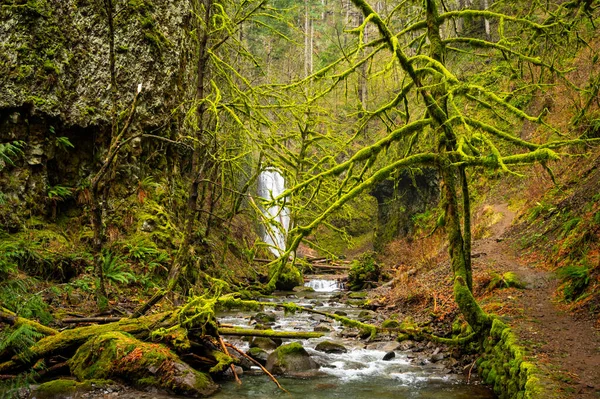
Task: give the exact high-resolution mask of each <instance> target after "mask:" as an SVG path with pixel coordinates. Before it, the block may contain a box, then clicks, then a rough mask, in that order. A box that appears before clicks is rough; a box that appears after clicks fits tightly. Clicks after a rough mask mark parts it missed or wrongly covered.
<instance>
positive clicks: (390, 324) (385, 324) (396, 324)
mask: <svg viewBox="0 0 600 399" xmlns="http://www.w3.org/2000/svg"><path fill="white" fill-rule="evenodd" d="M381 327H383V328H398V327H400V323H399V322H398V320H391V319H388V320H385V321H384V322H383V323H382V324H381Z"/></svg>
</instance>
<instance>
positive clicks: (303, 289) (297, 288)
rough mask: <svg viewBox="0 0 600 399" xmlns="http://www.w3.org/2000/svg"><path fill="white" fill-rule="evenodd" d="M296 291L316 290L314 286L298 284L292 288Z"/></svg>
mask: <svg viewBox="0 0 600 399" xmlns="http://www.w3.org/2000/svg"><path fill="white" fill-rule="evenodd" d="M292 291H294V292H315V289H314V288H313V287H307V286H305V285H298V286H296V287H294V289H292Z"/></svg>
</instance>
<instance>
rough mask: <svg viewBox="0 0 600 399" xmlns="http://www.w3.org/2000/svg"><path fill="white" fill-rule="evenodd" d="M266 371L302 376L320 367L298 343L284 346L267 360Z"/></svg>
mask: <svg viewBox="0 0 600 399" xmlns="http://www.w3.org/2000/svg"><path fill="white" fill-rule="evenodd" d="M265 367H266V369H267V370H269V372H271V373H273V374H279V375H281V374H286V375H302V374H306V372H309V371H314V370H317V369H318V368H319V365H318V364H317V363H316V362H315V361H314V360H313V359H312V358H311V357H310V355H309V354H308V352H307V351H306V349H304V348H303V347H302V345H301V344H299V343H298V342H292V343H290V344H286V345H282V346H280V347H279V348H277V349H276V350H275V351H274V352H273V353H271V354H270V355H269V357H268V358H267V364H266V366H265Z"/></svg>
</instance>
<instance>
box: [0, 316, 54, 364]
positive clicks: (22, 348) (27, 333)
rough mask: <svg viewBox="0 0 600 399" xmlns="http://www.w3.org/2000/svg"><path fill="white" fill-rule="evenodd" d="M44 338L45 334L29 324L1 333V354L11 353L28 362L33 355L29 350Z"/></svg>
mask: <svg viewBox="0 0 600 399" xmlns="http://www.w3.org/2000/svg"><path fill="white" fill-rule="evenodd" d="M43 336H44V334H42V333H40V332H38V331H37V330H36V329H35V328H33V327H31V326H29V325H27V324H23V325H21V326H19V327H17V328H9V329H6V330H5V331H0V353H2V352H4V351H9V352H11V353H12V354H13V355H17V354H18V355H20V356H22V357H23V358H24V359H25V360H28V359H30V358H31V354H32V353H31V350H30V349H29V348H30V347H31V346H32V345H33V344H34V343H36V341H38V340H39V339H41V338H42V337H43Z"/></svg>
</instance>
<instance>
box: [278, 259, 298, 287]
mask: <svg viewBox="0 0 600 399" xmlns="http://www.w3.org/2000/svg"><path fill="white" fill-rule="evenodd" d="M299 285H304V278H302V273H300V270H298V268H296V267H295V266H292V265H287V266H286V267H285V269H283V271H282V272H281V274H280V275H279V278H278V279H277V282H276V283H275V288H276V289H278V290H280V291H292V290H293V289H294V287H297V286H299Z"/></svg>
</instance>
